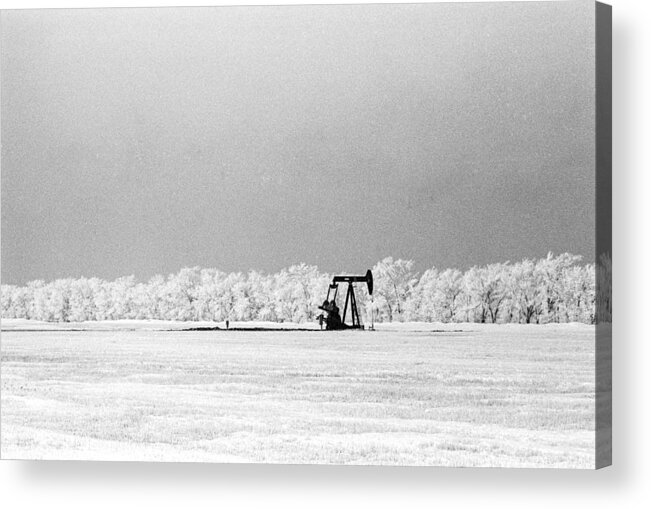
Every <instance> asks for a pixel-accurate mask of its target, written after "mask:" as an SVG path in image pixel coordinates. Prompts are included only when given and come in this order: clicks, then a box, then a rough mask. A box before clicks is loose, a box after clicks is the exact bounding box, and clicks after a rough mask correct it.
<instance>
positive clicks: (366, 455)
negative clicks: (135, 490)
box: [0, 320, 595, 468]
mask: <svg viewBox="0 0 651 509" xmlns="http://www.w3.org/2000/svg"><path fill="white" fill-rule="evenodd" d="M241 325H242V324H239V323H238V324H231V327H234V326H241ZM247 325H249V326H251V325H253V326H260V325H261V324H259V323H256V324H247ZM274 325H275V326H277V324H266V325H265V326H266V327H270V328H272V327H273V326H274ZM209 326H221V327H223V323H221V324H220V323H216V324H211V323H201V324H195V323H192V324H188V323H179V322H151V321H149V322H134V321H119V322H88V323H85V324H44V323H41V322H28V321H24V320H3V322H2V329H3V332H2V343H1V352H2V372H1V380H2V391H1V396H2V422H1V424H2V428H1V450H0V452H1V455H2V458H4V459H8V458H25V459H84V460H140V461H214V462H264V463H329V464H365V465H367V464H384V465H449V466H500V467H568V468H593V467H594V463H595V431H594V430H595V415H594V414H595V357H594V350H595V329H594V327H593V326H588V325H580V324H562V325H478V324H445V325H444V324H422V323H418V324H379V325H378V326H377V328H378V330H376V331H341V332H325V331H323V332H322V331H319V330H315V331H313V332H312V331H303V330H301V331H251V332H248V331H221V330H220V331H182V330H178V329H183V328H189V327H209ZM282 327H284V328H289V326H288V325H287V324H282ZM300 327H301V328H303V327H304V326H303V325H302V326H300ZM317 328H318V327H317ZM70 329H74V330H70ZM79 329H91V330H79ZM169 329H174V330H169ZM459 330H462V331H463V332H459Z"/></svg>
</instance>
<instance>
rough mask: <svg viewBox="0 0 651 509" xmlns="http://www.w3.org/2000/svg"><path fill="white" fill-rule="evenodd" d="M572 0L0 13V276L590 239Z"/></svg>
mask: <svg viewBox="0 0 651 509" xmlns="http://www.w3.org/2000/svg"><path fill="white" fill-rule="evenodd" d="M593 12H594V3H593V2H589V1H578V2H550V3H543V2H541V3H529V2H527V3H494V4H484V3H480V4H465V5H463V4H431V5H393V6H390V5H376V6H370V5H366V6H364V5H362V6H354V5H353V6H308V7H294V6H288V7H259V8H252V7H246V8H244V7H240V8H181V9H173V8H168V9H138V10H125V9H106V10H57V11H54V10H42V11H5V12H3V13H2V19H1V22H2V36H1V37H2V39H1V44H2V67H1V80H2V104H1V108H2V110H1V113H2V117H1V122H2V125H1V129H2V133H1V134H2V282H3V283H18V284H22V283H24V282H26V281H29V280H32V279H37V278H38V279H45V280H50V279H54V278H57V277H69V276H72V277H77V276H89V277H90V276H98V277H103V278H110V279H113V278H115V277H119V276H122V275H129V274H135V275H136V276H137V277H139V278H142V279H146V278H148V277H150V276H152V275H154V274H156V273H169V272H176V271H178V269H180V268H181V267H184V266H193V265H200V266H204V267H217V268H220V269H222V270H225V271H235V270H242V271H246V270H249V269H251V268H254V269H258V270H264V271H276V270H278V269H279V268H281V267H286V266H289V265H291V264H293V263H298V262H306V263H309V264H316V265H318V266H319V267H320V268H321V269H322V270H327V271H340V270H344V271H351V272H355V271H358V272H363V271H364V270H365V269H366V268H367V267H368V266H370V265H371V264H373V263H375V262H376V261H378V260H379V259H381V258H383V257H385V256H394V257H402V258H411V259H414V260H415V261H416V262H417V268H418V269H419V270H423V269H425V268H428V267H431V266H433V265H436V266H437V267H441V268H443V267H459V268H466V267H468V266H470V265H474V264H484V263H489V262H495V261H506V260H517V259H521V258H523V257H540V256H544V255H545V254H546V253H547V252H548V251H550V250H551V251H554V252H562V251H570V252H573V253H576V254H581V255H583V256H584V257H585V260H586V261H592V260H593V252H594V226H593V225H594V129H593V125H594V113H593V111H594V99H593V97H594V44H593V40H594V35H593V30H594V16H593Z"/></svg>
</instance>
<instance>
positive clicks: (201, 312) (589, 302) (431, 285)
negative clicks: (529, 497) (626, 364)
mask: <svg viewBox="0 0 651 509" xmlns="http://www.w3.org/2000/svg"><path fill="white" fill-rule="evenodd" d="M580 262H581V257H579V256H576V255H572V254H569V253H563V254H560V255H557V256H555V255H553V254H551V253H550V254H549V255H548V256H547V257H545V258H542V259H538V260H530V259H524V260H521V261H519V262H516V263H510V262H506V263H494V264H489V265H485V266H475V267H472V268H470V269H468V270H466V271H465V272H462V271H460V270H457V269H444V270H439V269H437V268H435V267H433V268H431V269H428V270H426V271H424V272H423V273H422V274H417V273H416V272H415V271H414V262H413V261H412V260H402V259H395V260H394V259H393V258H391V257H389V258H385V259H384V260H382V261H380V262H378V263H377V264H375V266H374V267H373V269H372V271H373V275H374V279H375V290H374V294H373V296H372V298H371V297H369V296H368V295H367V293H366V288H365V287H364V288H361V290H362V291H359V292H356V293H357V297H358V307H359V309H360V315H361V317H362V319H363V320H364V321H365V322H366V323H369V322H370V321H371V314H373V319H374V320H375V321H376V322H390V321H426V322H479V323H554V322H583V323H588V324H592V323H595V322H596V321H597V315H599V319H600V320H603V321H610V314H611V302H610V298H609V296H610V293H609V292H603V293H604V295H605V293H607V295H605V296H603V295H600V296H597V295H596V291H595V287H596V284H595V283H596V281H597V279H599V281H600V288H606V285H608V286H607V287H608V288H610V277H611V276H610V274H611V265H610V260H609V259H603V260H601V262H600V263H598V264H597V266H596V267H595V264H594V263H588V264H581V263H580ZM331 280H332V274H327V273H323V272H319V270H318V268H317V267H315V266H312V265H306V264H299V265H293V266H291V267H289V268H287V269H283V270H281V271H279V272H277V273H274V274H265V273H262V272H257V271H250V272H248V273H242V272H235V273H225V272H222V271H219V270H216V269H202V268H199V267H192V268H184V269H181V270H180V271H179V272H178V273H176V274H170V275H169V276H167V277H164V276H161V275H157V276H154V277H153V278H151V279H150V280H149V281H147V282H139V281H137V280H136V279H135V277H134V276H128V277H122V278H119V279H116V280H115V281H106V280H103V279H99V278H67V279H57V280H55V281H52V282H48V283H46V282H44V281H40V280H39V281H32V282H30V283H28V284H26V285H25V286H16V285H2V317H3V318H27V319H33V320H44V321H52V322H77V321H87V320H119V319H157V320H182V321H190V320H210V321H223V320H227V319H228V320H232V321H240V320H241V321H255V320H261V321H274V322H306V321H313V320H316V318H317V316H318V314H320V311H319V310H318V306H319V305H320V304H321V303H322V301H323V299H324V297H325V295H326V293H327V289H328V284H329V283H330V281H331ZM342 290H343V291H341V292H340V298H343V296H344V295H345V288H343V289H342ZM340 307H342V308H343V305H341V304H340Z"/></svg>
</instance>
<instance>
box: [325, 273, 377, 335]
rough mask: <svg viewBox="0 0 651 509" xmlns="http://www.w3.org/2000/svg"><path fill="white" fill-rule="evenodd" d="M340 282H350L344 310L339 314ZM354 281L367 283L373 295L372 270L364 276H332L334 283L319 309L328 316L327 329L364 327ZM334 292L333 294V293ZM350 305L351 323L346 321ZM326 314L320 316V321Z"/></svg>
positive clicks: (326, 318) (369, 291) (369, 292)
mask: <svg viewBox="0 0 651 509" xmlns="http://www.w3.org/2000/svg"><path fill="white" fill-rule="evenodd" d="M339 283H348V289H347V291H346V302H345V304H344V312H343V314H342V315H341V316H340V315H339V307H338V306H337V293H338V291H339ZM354 283H366V286H367V288H368V294H369V295H373V274H372V273H371V271H370V270H367V271H366V274H365V275H363V276H335V277H333V278H332V283H330V286H329V287H328V295H327V296H326V299H325V300H324V301H323V304H322V305H321V306H319V309H321V310H323V311H325V312H326V313H327V316H326V317H325V321H326V330H340V329H363V328H364V326H363V325H362V324H361V322H360V320H359V312H358V310H357V298H356V297H355V289H354V287H353V284H354ZM331 294H332V295H331ZM349 306H350V320H351V324H347V323H346V315H347V313H348V309H349ZM323 320H324V316H323V314H321V315H320V316H319V321H320V322H321V323H323Z"/></svg>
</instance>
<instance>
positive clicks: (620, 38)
mask: <svg viewBox="0 0 651 509" xmlns="http://www.w3.org/2000/svg"><path fill="white" fill-rule="evenodd" d="M580 1H589V0H580ZM278 3H283V4H293V3H323V2H292V1H281V2H260V1H248V2H238V1H233V2H228V3H222V4H226V5H253V4H272V5H273V4H278ZM335 3H368V2H360V1H356V2H345V1H344V2H341V1H340V2H335ZM383 3H386V2H383ZM211 4H212V5H215V3H214V2H201V1H193V2H183V1H171V2H166V1H152V2H145V1H143V2H137V3H131V4H130V3H128V2H111V1H107V0H105V1H88V0H85V1H77V2H75V1H67V2H52V3H47V2H42V1H41V2H36V1H29V0H27V1H22V2H19V1H4V0H0V7H1V8H25V7H30V8H34V7H99V6H161V5H172V6H173V5H211ZM612 4H614V6H613V18H614V23H613V28H614V29H613V36H614V37H613V41H614V42H613V47H614V53H613V54H614V66H613V77H614V78H613V82H614V117H613V118H614V120H613V122H614V162H613V169H614V171H613V228H614V234H613V244H614V248H613V262H614V274H615V278H614V303H615V306H614V313H615V324H614V338H613V339H614V348H613V370H614V378H613V392H614V394H613V396H614V397H613V401H614V408H613V413H614V416H613V420H614V440H613V461H614V466H613V467H610V468H608V469H604V470H600V471H598V472H592V471H562V470H541V471H537V470H499V469H443V468H435V469H432V468H420V469H418V468H395V467H394V468H375V467H364V468H362V467H319V466H300V467H299V466H273V465H259V466H254V465H200V464H192V465H188V464H139V463H75V462H7V461H3V462H0V504H2V505H3V506H4V507H11V508H13V507H45V508H47V509H51V508H52V507H65V508H67V509H68V508H74V507H84V508H85V507H93V508H104V507H110V508H112V509H115V508H119V507H132V506H138V507H156V508H157V509H161V508H167V507H170V508H176V509H179V508H185V507H189V508H191V509H195V508H197V507H207V506H210V507H217V506H218V507H283V508H288V507H300V508H306V509H307V508H310V509H311V508H313V507H328V508H330V509H334V508H335V507H339V506H341V507H353V506H354V507H358V508H362V507H374V508H375V507H406V508H412V507H439V508H445V509H451V508H454V507H473V508H474V507H477V508H486V507H489V508H490V507H498V508H500V509H506V508H518V509H521V508H527V509H533V508H539V507H540V508H545V509H549V508H550V507H553V508H554V509H556V508H559V507H572V508H576V507H584V506H589V507H592V508H601V507H604V508H605V507H608V508H611V507H640V506H642V505H643V504H644V502H643V500H645V499H646V503H648V501H649V500H651V482H649V479H651V467H650V463H651V462H650V461H649V458H647V456H646V454H649V453H651V447H650V440H649V436H650V430H651V411H650V402H651V394H650V391H651V377H650V373H651V366H650V365H649V364H651V335H650V334H649V333H648V331H649V329H650V328H651V327H650V326H649V325H648V323H647V322H648V316H649V315H650V314H651V302H650V299H649V295H650V294H651V292H650V289H651V280H650V278H649V268H650V267H651V252H650V249H649V247H650V242H649V231H650V230H651V228H649V220H648V218H650V217H651V210H649V209H650V204H651V186H650V185H649V184H650V181H651V178H650V176H649V175H650V174H651V160H650V157H649V150H648V147H649V145H650V144H651V138H650V136H651V126H650V125H649V122H650V119H651V110H650V108H649V96H650V94H649V90H651V73H650V71H649V64H648V62H649V61H651V59H650V58H649V55H651V26H650V25H649V21H651V16H650V15H649V14H650V12H651V8H650V7H649V2H644V1H641V0H612Z"/></svg>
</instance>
